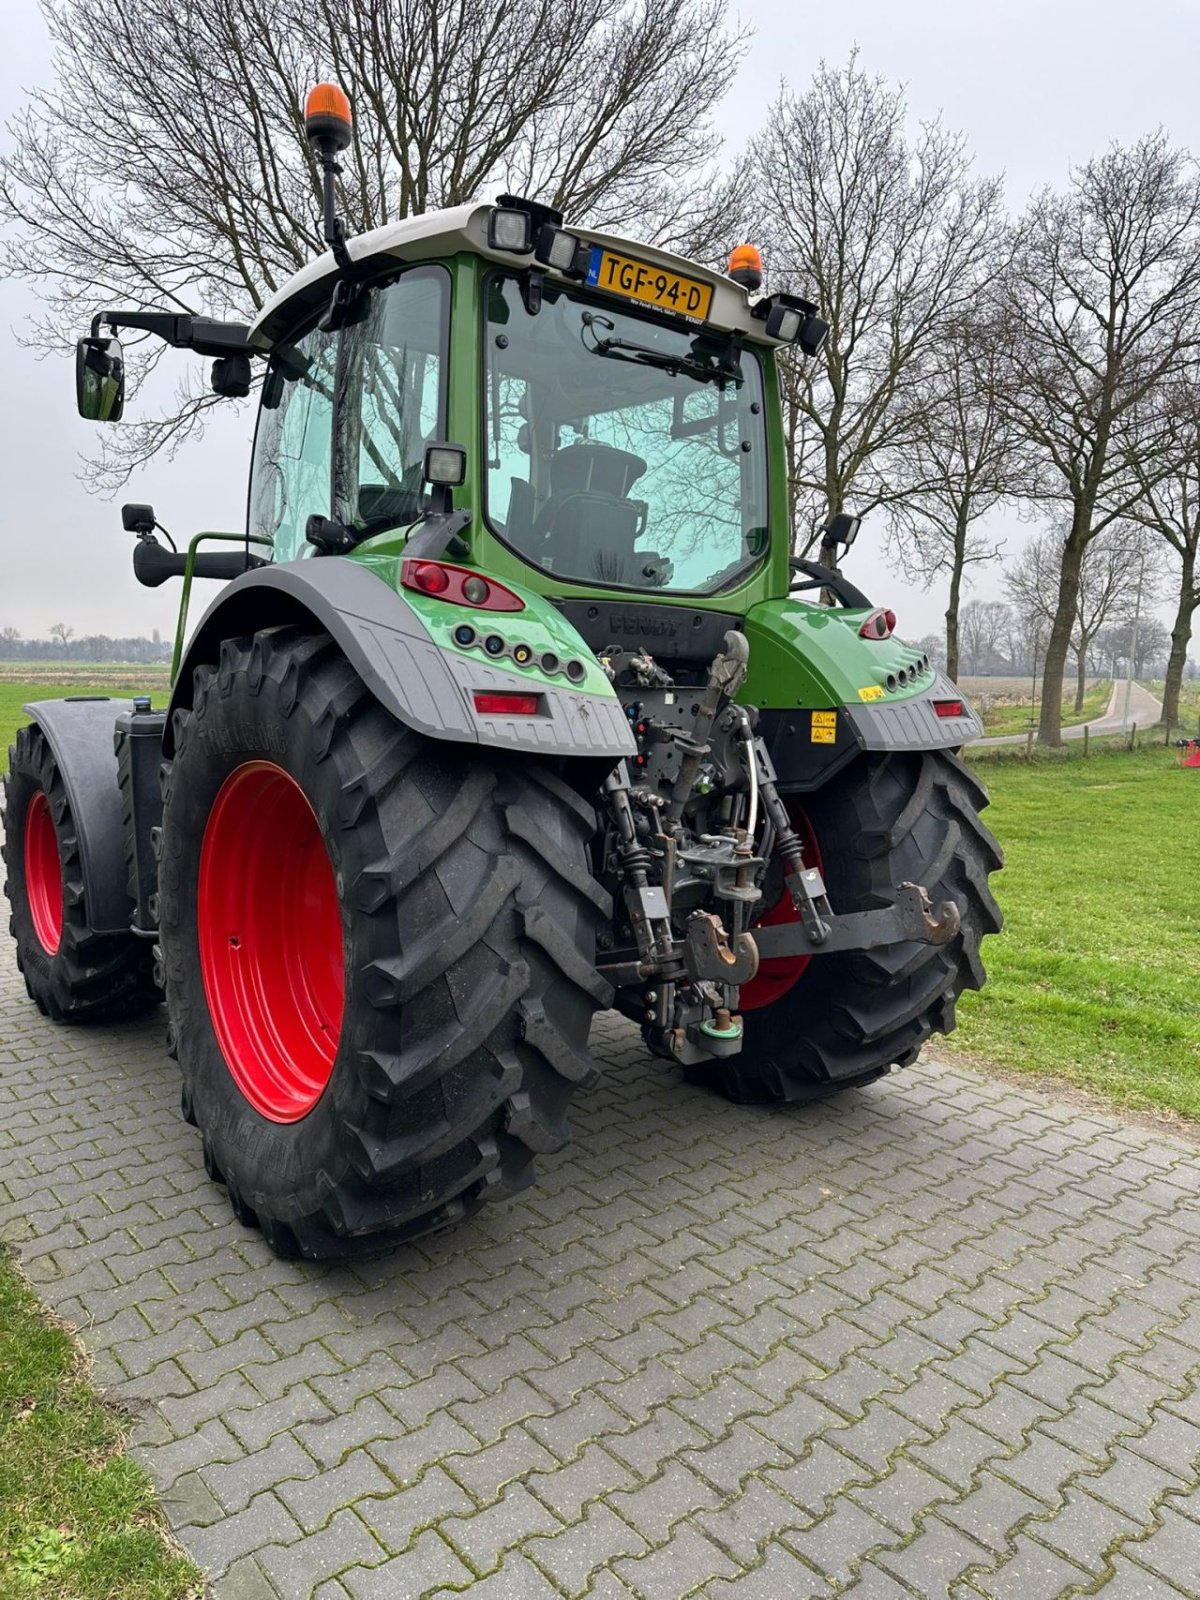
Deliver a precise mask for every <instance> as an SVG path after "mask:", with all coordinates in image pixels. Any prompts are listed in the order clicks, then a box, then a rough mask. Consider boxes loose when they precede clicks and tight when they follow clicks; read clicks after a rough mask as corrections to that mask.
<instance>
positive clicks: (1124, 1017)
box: [952, 744, 1200, 1118]
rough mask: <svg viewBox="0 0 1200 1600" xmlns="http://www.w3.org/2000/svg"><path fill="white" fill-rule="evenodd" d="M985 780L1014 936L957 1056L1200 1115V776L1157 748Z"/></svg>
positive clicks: (966, 1025)
mask: <svg viewBox="0 0 1200 1600" xmlns="http://www.w3.org/2000/svg"><path fill="white" fill-rule="evenodd" d="M980 770H981V775H982V776H983V777H984V779H985V781H986V782H987V784H988V787H989V788H990V790H991V794H992V806H991V808H990V810H989V811H988V813H987V819H986V820H987V821H988V823H989V824H990V826H991V827H992V829H993V831H994V832H995V833H996V835H997V837H998V838H999V840H1000V842H1001V844H1002V845H1003V846H1004V850H1005V854H1006V856H1007V864H1006V867H1005V870H1004V872H1003V873H1001V874H1000V876H999V878H998V879H997V880H996V883H997V893H998V897H999V900H1000V903H1001V906H1002V908H1003V910H1004V914H1005V918H1006V926H1005V929H1004V932H1003V933H1002V934H1001V935H1000V936H999V937H998V938H994V939H989V940H988V942H987V944H986V945H985V947H984V959H985V962H986V964H987V967H988V973H989V982H988V984H987V986H986V988H984V990H983V991H982V992H981V993H980V994H971V995H966V996H964V997H963V1000H962V1003H961V1005H960V1008H959V1023H960V1026H959V1031H958V1032H957V1033H956V1034H955V1035H954V1037H953V1040H952V1043H953V1045H954V1048H955V1049H958V1050H962V1051H965V1052H967V1053H968V1054H969V1053H975V1054H977V1055H979V1056H981V1057H984V1058H986V1059H989V1060H991V1061H994V1062H996V1063H998V1064H999V1065H1001V1066H1004V1067H1007V1068H1012V1069H1015V1070H1017V1071H1021V1072H1030V1073H1040V1074H1043V1075H1049V1076H1053V1077H1056V1078H1059V1079H1063V1080H1065V1081H1066V1082H1068V1083H1071V1084H1075V1085H1077V1086H1079V1087H1080V1088H1082V1089H1086V1090H1089V1091H1091V1092H1093V1093H1096V1094H1100V1095H1102V1096H1105V1097H1107V1098H1108V1099H1110V1100H1112V1101H1114V1102H1115V1103H1116V1104H1118V1105H1121V1106H1125V1107H1129V1108H1131V1109H1141V1110H1144V1109H1157V1110H1163V1111H1168V1112H1175V1113H1178V1114H1180V1115H1182V1116H1186V1117H1192V1118H1200V1006H1198V1005H1197V1001H1196V985H1197V973H1200V877H1198V875H1197V871H1196V862H1197V856H1196V849H1195V841H1196V831H1197V824H1198V822H1200V772H1194V771H1181V770H1180V769H1179V768H1178V767H1177V766H1176V765H1175V758H1174V752H1173V751H1171V750H1167V749H1164V748H1163V747H1162V745H1161V744H1159V745H1157V746H1148V747H1146V748H1142V749H1138V750H1137V751H1135V752H1133V753H1132V754H1130V753H1126V752H1121V751H1108V752H1105V753H1101V754H1097V755H1093V756H1091V757H1090V758H1089V759H1088V760H1086V761H1084V760H1067V761H1055V762H1033V763H1031V764H1029V765H1026V764H1025V763H1024V762H1020V761H1006V762H992V761H989V762H987V763H986V765H985V764H983V763H981V764H980Z"/></svg>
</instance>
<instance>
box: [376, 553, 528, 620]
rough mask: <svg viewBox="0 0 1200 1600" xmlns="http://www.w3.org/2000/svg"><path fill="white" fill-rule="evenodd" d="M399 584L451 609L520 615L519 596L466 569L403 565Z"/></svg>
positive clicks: (430, 563)
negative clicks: (463, 607) (446, 603)
mask: <svg viewBox="0 0 1200 1600" xmlns="http://www.w3.org/2000/svg"><path fill="white" fill-rule="evenodd" d="M400 582H401V584H402V585H403V587H404V588H406V589H412V590H414V591H415V592H416V593H417V594H427V595H430V596H432V598H433V599H435V600H448V601H449V602H450V604H451V605H455V606H470V607H471V608H472V609H473V610H475V611H524V609H525V602H524V600H522V599H521V597H520V595H516V594H514V593H513V592H512V590H511V589H506V588H505V587H504V585H503V584H502V583H497V582H496V580H495V578H485V577H483V576H482V575H481V574H480V573H478V572H472V571H471V569H470V567H455V566H452V565H451V564H450V563H449V562H448V561H417V560H410V561H403V562H401V564H400Z"/></svg>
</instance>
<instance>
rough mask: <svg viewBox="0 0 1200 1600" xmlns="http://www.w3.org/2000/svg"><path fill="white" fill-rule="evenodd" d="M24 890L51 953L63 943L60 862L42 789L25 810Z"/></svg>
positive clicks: (39, 934)
mask: <svg viewBox="0 0 1200 1600" xmlns="http://www.w3.org/2000/svg"><path fill="white" fill-rule="evenodd" d="M25 893H26V895H27V897H28V899H29V915H30V916H31V917H32V919H33V931H34V933H35V934H36V935H37V939H38V943H39V944H40V945H41V947H42V949H43V950H44V951H45V952H46V954H47V955H48V956H52V955H54V953H55V952H56V951H57V949H58V947H59V945H60V944H61V942H62V927H63V882H62V863H61V862H60V861H59V859H58V835H57V834H56V833H55V831H54V818H53V817H52V816H51V815H50V802H49V800H47V798H46V795H45V792H44V790H42V789H39V790H38V792H37V793H36V794H35V795H34V797H33V799H32V800H31V801H30V802H29V805H28V806H27V807H26V810H25Z"/></svg>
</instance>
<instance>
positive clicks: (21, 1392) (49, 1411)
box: [0, 1246, 202, 1600]
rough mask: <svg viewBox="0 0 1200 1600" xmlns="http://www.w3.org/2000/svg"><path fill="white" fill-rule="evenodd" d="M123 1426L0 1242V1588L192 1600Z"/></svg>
mask: <svg viewBox="0 0 1200 1600" xmlns="http://www.w3.org/2000/svg"><path fill="white" fill-rule="evenodd" d="M124 1431H125V1430H124V1428H123V1426H122V1424H121V1422H120V1420H119V1418H118V1417H116V1416H115V1415H114V1414H113V1413H112V1412H111V1411H109V1410H107V1409H106V1408H105V1407H104V1406H103V1405H102V1404H101V1402H100V1399H99V1397H98V1396H97V1395H96V1393H95V1391H94V1390H92V1389H91V1388H90V1387H89V1385H88V1384H87V1382H86V1381H85V1377H84V1368H83V1357H82V1355H81V1354H80V1351H79V1349H78V1346H77V1345H76V1344H75V1341H74V1340H73V1339H72V1338H71V1336H70V1334H68V1333H67V1332H66V1330H65V1329H64V1328H61V1327H58V1326H56V1325H55V1324H54V1323H53V1322H52V1321H51V1320H50V1319H49V1318H48V1317H47V1315H46V1313H45V1312H44V1311H43V1310H42V1309H41V1307H40V1306H39V1305H38V1303H37V1301H36V1300H35V1298H34V1296H33V1295H32V1294H31V1293H30V1292H29V1290H28V1289H27V1288H26V1287H25V1285H24V1283H23V1282H22V1280H21V1279H20V1277H19V1276H18V1274H17V1272H16V1270H15V1268H14V1266H13V1264H12V1261H11V1260H10V1259H9V1257H8V1255H7V1253H6V1252H5V1250H4V1249H3V1247H2V1246H0V1597H3V1600H23V1597H29V1596H38V1597H44V1600H193V1597H198V1596H199V1594H200V1592H201V1587H202V1582H201V1577H200V1574H199V1572H198V1571H197V1569H196V1568H195V1567H194V1566H193V1565H192V1563H191V1562H190V1561H189V1560H188V1559H187V1558H186V1557H185V1556H183V1555H181V1554H179V1553H178V1552H177V1551H176V1550H175V1549H174V1548H173V1547H172V1546H171V1543H170V1541H169V1538H168V1536H167V1532H166V1524H165V1522H164V1520H163V1517H162V1515H161V1513H160V1512H159V1511H158V1510H157V1509H156V1507H155V1499H154V1491H153V1489H152V1487H151V1484H150V1480H149V1479H148V1478H147V1476H146V1474H145V1473H144V1472H143V1471H142V1470H141V1468H140V1467H138V1466H135V1464H134V1463H133V1462H132V1461H131V1460H130V1459H129V1457H128V1456H126V1455H125V1454H124V1450H123V1435H124Z"/></svg>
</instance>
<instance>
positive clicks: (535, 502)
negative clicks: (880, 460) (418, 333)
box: [486, 275, 767, 593]
mask: <svg viewBox="0 0 1200 1600" xmlns="http://www.w3.org/2000/svg"><path fill="white" fill-rule="evenodd" d="M487 359H488V382H487V402H486V426H487V441H486V449H487V459H488V474H487V515H488V521H489V523H490V525H491V527H492V529H493V530H494V532H495V533H496V534H497V535H498V536H499V537H500V538H501V539H503V540H504V541H505V543H506V544H508V545H510V546H511V547H512V548H513V549H515V550H516V551H517V552H518V554H520V555H521V556H523V557H524V559H525V560H526V561H528V562H530V563H531V564H533V565H534V566H537V567H540V568H541V569H542V570H543V571H545V572H550V573H553V574H554V575H555V576H556V577H561V578H565V579H572V580H574V581H575V582H577V583H585V584H591V585H596V586H603V587H606V588H607V587H616V588H628V589H643V590H655V589H657V590H668V591H677V592H678V591H682V592H687V593H702V592H706V591H710V590H714V589H718V588H720V587H722V586H723V585H726V584H728V583H729V582H730V581H731V580H733V579H735V578H737V577H738V576H740V575H741V574H743V573H744V572H745V571H746V569H747V568H748V567H750V566H752V565H753V563H754V562H755V561H757V560H758V558H759V557H760V556H762V555H763V554H764V552H765V550H766V545H767V438H766V424H765V418H764V415H763V380H762V370H761V367H760V366H759V362H758V358H757V356H755V355H754V354H753V353H752V352H750V351H746V350H744V351H742V352H741V353H740V355H738V354H736V353H735V352H734V351H732V350H731V349H730V346H729V340H728V336H727V335H723V334H720V333H717V332H715V331H709V330H705V329H697V328H686V329H685V328H680V327H677V326H675V325H673V324H668V323H664V322H662V321H660V320H656V319H651V318H647V317H641V316H637V315H631V314H627V313H625V312H624V311H622V310H620V309H619V308H618V307H616V306H614V305H612V304H611V303H610V302H604V303H601V302H598V301H597V302H592V301H585V300H584V299H582V298H580V297H577V296H576V295H575V294H574V293H572V292H570V291H567V290H564V289H560V288H558V287H556V286H553V285H550V284H547V285H545V287H544V290H543V299H542V305H541V310H540V311H539V312H537V314H536V315H531V314H530V313H529V312H528V311H527V310H526V308H525V303H524V300H523V298H522V294H521V289H520V285H519V284H518V282H517V281H516V279H514V278H510V277H507V276H500V275H497V276H495V277H493V278H491V279H490V280H489V291H488V326H487Z"/></svg>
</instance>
